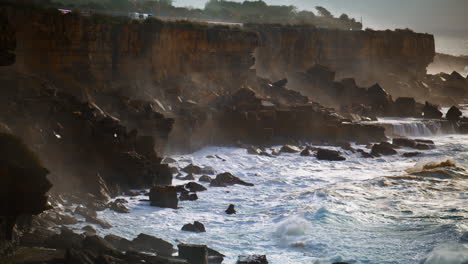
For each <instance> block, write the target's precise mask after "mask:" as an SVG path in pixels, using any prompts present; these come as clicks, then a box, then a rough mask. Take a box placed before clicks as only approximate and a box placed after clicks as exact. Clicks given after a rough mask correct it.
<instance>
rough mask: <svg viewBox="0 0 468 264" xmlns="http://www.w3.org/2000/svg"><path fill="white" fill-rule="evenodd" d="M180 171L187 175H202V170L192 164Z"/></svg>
mask: <svg viewBox="0 0 468 264" xmlns="http://www.w3.org/2000/svg"><path fill="white" fill-rule="evenodd" d="M182 171H184V172H186V173H188V174H203V169H202V168H200V167H198V166H195V165H193V164H190V165H188V166H187V167H185V168H183V169H182Z"/></svg>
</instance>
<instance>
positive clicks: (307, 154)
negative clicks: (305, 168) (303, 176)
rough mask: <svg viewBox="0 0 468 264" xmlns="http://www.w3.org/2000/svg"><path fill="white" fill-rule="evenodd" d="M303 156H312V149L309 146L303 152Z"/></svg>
mask: <svg viewBox="0 0 468 264" xmlns="http://www.w3.org/2000/svg"><path fill="white" fill-rule="evenodd" d="M301 156H302V157H310V156H312V153H310V150H309V149H308V148H306V149H304V150H303V151H302V152H301Z"/></svg>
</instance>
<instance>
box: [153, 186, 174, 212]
mask: <svg viewBox="0 0 468 264" xmlns="http://www.w3.org/2000/svg"><path fill="white" fill-rule="evenodd" d="M149 196H150V201H151V206H158V207H163V208H172V209H177V205H178V202H179V199H178V198H177V190H176V188H175V187H174V186H155V187H153V188H151V191H150V195H149Z"/></svg>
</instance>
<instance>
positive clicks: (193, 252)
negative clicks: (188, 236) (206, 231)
mask: <svg viewBox="0 0 468 264" xmlns="http://www.w3.org/2000/svg"><path fill="white" fill-rule="evenodd" d="M178 248H179V257H180V258H182V259H185V260H187V261H188V262H189V263H190V264H208V248H207V246H205V245H190V244H179V245H178Z"/></svg>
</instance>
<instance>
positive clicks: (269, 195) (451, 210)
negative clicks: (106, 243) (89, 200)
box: [77, 106, 468, 264]
mask: <svg viewBox="0 0 468 264" xmlns="http://www.w3.org/2000/svg"><path fill="white" fill-rule="evenodd" d="M445 110H446V109H445ZM463 112H464V115H465V116H468V106H465V108H464V110H463ZM376 123H380V124H382V125H384V126H385V127H386V128H387V131H388V133H389V134H388V135H389V136H390V137H398V136H405V137H409V138H420V139H430V140H433V141H434V142H435V144H436V148H435V149H433V150H429V151H424V152H423V154H422V155H421V156H418V157H413V158H406V157H403V156H402V155H401V154H402V153H405V152H412V151H414V150H411V149H405V148H403V149H400V150H399V154H398V155H395V156H385V157H381V158H372V159H366V158H362V157H361V155H360V154H359V153H353V152H351V151H344V150H341V149H338V148H336V147H330V146H320V147H324V148H329V149H337V150H340V151H342V152H343V155H344V156H345V157H346V161H343V162H336V161H335V162H333V161H319V160H317V159H316V158H315V157H301V156H300V155H299V154H281V155H280V156H277V157H266V156H258V155H250V154H248V153H247V151H246V150H245V149H243V148H232V147H206V148H204V149H201V150H199V151H197V152H195V153H192V154H187V155H174V156H172V158H174V159H175V160H177V162H176V163H173V164H171V166H175V167H178V168H183V167H185V166H187V165H189V164H195V165H198V166H201V167H205V166H210V167H212V168H214V169H215V171H216V172H217V173H222V172H230V173H232V174H234V175H235V176H237V177H239V178H241V179H242V180H244V181H247V182H251V183H253V184H255V186H254V187H246V186H239V185H236V186H233V187H228V188H215V187H209V186H208V185H207V184H205V183H202V184H204V185H205V186H206V187H207V188H208V190H207V191H204V192H199V193H198V197H199V199H198V200H197V201H182V202H180V203H179V206H180V208H179V209H177V210H174V209H165V208H158V207H151V206H150V205H149V202H145V201H140V200H141V199H148V197H147V196H139V197H125V196H122V197H119V198H125V199H127V200H129V201H130V202H129V204H128V207H129V209H130V213H129V214H119V213H116V212H113V211H110V210H106V211H103V212H98V214H99V217H101V218H103V219H104V220H106V221H108V222H109V223H111V224H112V225H113V226H114V227H113V228H111V229H108V230H103V229H99V228H98V227H96V229H97V230H98V232H99V234H100V235H106V234H111V233H112V234H116V235H119V236H122V237H125V238H128V239H133V238H134V237H136V236H137V235H138V234H139V233H146V234H149V235H153V236H157V237H159V238H162V239H164V240H167V241H169V242H171V243H173V244H174V245H177V244H179V243H193V244H204V245H208V246H209V247H210V248H213V249H215V250H217V251H219V252H221V253H223V254H224V255H226V258H225V260H224V262H223V263H227V264H234V263H236V260H237V258H238V256H239V255H250V254H262V255H267V258H268V261H269V263H273V264H289V263H290V264H311V263H314V264H331V263H334V262H347V263H355V264H415V263H416V264H418V263H420V264H466V263H468V173H467V172H466V171H465V170H468V135H456V134H452V133H450V131H444V132H443V131H442V130H441V129H440V127H439V128H438V126H437V125H436V124H435V123H434V122H432V123H431V122H427V121H424V120H420V119H400V118H382V119H379V120H378V121H377V122H376ZM353 147H355V148H363V149H365V148H366V146H363V145H362V146H358V145H355V144H353ZM275 148H276V149H278V148H280V146H277V147H275ZM446 160H450V161H452V162H453V163H455V164H456V166H457V167H453V168H441V169H440V171H437V170H436V171H435V172H432V173H420V172H421V171H424V169H423V166H424V165H426V164H430V163H434V164H435V163H439V162H442V161H446ZM199 176H200V175H198V176H197V177H196V178H198V177H199ZM197 180H198V179H197ZM184 183H187V181H180V180H174V184H184ZM229 204H235V206H236V210H237V213H236V214H234V215H227V214H226V213H225V212H224V211H225V210H226V209H227V207H228V205H229ZM194 221H200V222H202V223H203V224H204V225H205V227H206V233H190V232H185V231H181V228H182V226H183V225H184V224H187V223H193V222H194ZM82 225H85V224H84V223H83V224H82ZM77 227H78V228H79V227H80V226H77Z"/></svg>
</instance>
